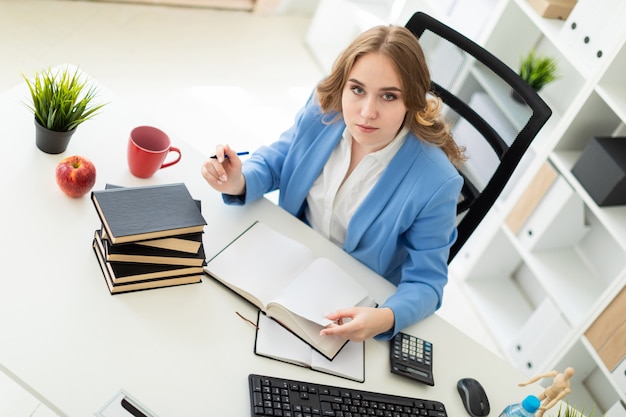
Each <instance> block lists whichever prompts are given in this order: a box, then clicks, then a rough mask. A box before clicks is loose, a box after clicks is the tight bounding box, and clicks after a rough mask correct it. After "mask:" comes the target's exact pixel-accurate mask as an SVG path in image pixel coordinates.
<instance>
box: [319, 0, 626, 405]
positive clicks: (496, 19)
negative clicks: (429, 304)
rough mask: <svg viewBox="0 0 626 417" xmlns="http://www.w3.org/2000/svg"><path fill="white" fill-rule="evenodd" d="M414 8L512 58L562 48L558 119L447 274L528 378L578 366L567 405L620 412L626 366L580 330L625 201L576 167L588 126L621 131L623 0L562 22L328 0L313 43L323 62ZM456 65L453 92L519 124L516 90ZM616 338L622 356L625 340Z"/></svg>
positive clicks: (513, 5) (603, 299) (554, 87)
mask: <svg viewBox="0 0 626 417" xmlns="http://www.w3.org/2000/svg"><path fill="white" fill-rule="evenodd" d="M418 10H421V11H424V12H426V13H429V14H431V15H433V16H434V17H436V18H438V19H439V20H441V21H443V22H445V23H447V24H448V25H450V26H452V27H455V28H457V30H459V31H461V32H462V33H465V34H466V35H467V36H468V37H470V38H472V39H474V40H475V41H476V42H477V43H479V44H481V45H483V46H484V47H485V48H486V49H487V50H489V51H490V52H492V53H493V54H494V55H496V56H497V57H499V58H500V59H501V60H502V61H504V62H505V63H506V64H508V65H509V66H510V67H511V68H514V69H517V68H518V66H519V62H520V59H521V57H522V56H523V55H525V54H526V53H527V52H528V51H529V50H531V49H532V48H535V49H536V51H537V52H538V53H540V54H545V55H550V56H553V57H555V58H556V59H557V61H558V64H559V72H560V75H561V77H560V78H559V79H558V80H557V81H555V82H553V83H552V84H550V85H548V86H546V87H545V88H544V89H543V90H542V91H541V92H540V95H541V96H542V97H543V99H544V100H545V101H546V102H547V103H548V105H549V106H550V107H551V108H552V110H553V116H552V118H551V119H550V120H549V121H548V123H547V124H546V126H544V128H543V129H542V131H541V132H540V134H539V135H538V136H537V138H536V139H535V141H534V142H533V144H532V145H531V147H530V149H529V150H528V152H527V155H526V156H525V158H524V159H523V160H522V162H521V164H520V168H519V169H518V170H517V172H516V174H515V176H514V178H513V179H512V181H511V183H510V184H509V185H507V188H506V189H505V191H504V192H503V194H502V196H501V198H500V199H499V200H498V201H497V202H496V204H495V206H494V208H493V209H492V210H491V211H490V213H489V214H488V215H487V217H486V218H485V220H484V221H483V223H482V224H481V225H480V227H479V228H478V230H477V231H476V232H475V233H474V235H473V236H472V237H471V238H470V240H469V241H468V242H467V244H466V245H465V247H464V248H463V249H462V250H461V252H460V253H459V255H458V256H457V257H456V259H455V261H454V262H453V264H452V265H451V268H450V276H451V279H454V280H455V282H457V283H458V284H459V286H460V287H461V289H462V290H463V291H464V292H465V294H466V295H467V297H468V299H469V300H470V301H471V302H472V304H473V305H474V307H475V309H476V311H477V313H478V315H479V316H480V317H481V318H482V319H483V321H484V324H485V326H486V327H487V328H488V329H489V331H490V333H491V335H492V336H493V338H494V340H495V341H496V342H497V343H498V345H499V348H500V350H501V353H502V355H503V356H504V357H505V358H506V359H507V360H509V361H510V362H511V363H512V364H514V365H515V366H517V367H519V368H520V369H521V370H523V371H524V372H525V373H526V374H527V375H528V376H529V377H530V376H534V375H536V374H539V373H543V372H547V371H551V370H559V371H563V370H564V369H565V368H566V367H568V366H572V367H574V368H575V370H576V374H575V376H574V378H573V380H572V393H571V394H570V395H569V396H568V397H567V401H568V402H569V403H570V404H571V405H574V406H576V407H577V408H583V407H584V408H585V410H591V409H595V415H602V414H604V413H606V416H609V417H624V416H626V409H625V407H626V390H625V389H624V387H626V374H625V370H624V369H625V368H626V365H625V364H624V362H622V363H621V364H620V365H618V366H617V367H613V368H611V369H609V368H608V367H607V365H606V364H605V361H604V359H603V357H602V355H601V354H599V353H598V352H597V351H596V350H595V348H594V347H593V346H592V344H591V343H590V341H589V340H588V339H587V337H586V335H585V334H586V333H587V332H588V331H589V329H590V328H591V327H592V326H593V324H594V322H595V321H596V320H597V319H598V318H599V317H601V314H602V313H603V312H604V311H605V309H607V306H609V305H610V304H611V302H612V301H613V300H614V299H615V298H616V297H617V296H618V294H620V291H622V289H623V288H624V286H625V284H626V206H617V207H599V206H598V205H597V204H596V203H595V202H594V200H593V199H592V198H591V197H590V196H589V194H588V193H587V191H586V190H585V189H584V187H583V186H582V185H581V184H580V183H579V182H578V181H577V179H576V178H575V176H574V175H572V173H571V169H572V167H573V166H574V164H575V163H576V161H577V160H578V158H579V157H580V155H581V154H582V151H583V149H584V148H585V146H586V145H587V143H588V142H589V141H590V139H591V138H592V137H594V136H612V137H616V139H615V140H621V139H619V138H617V137H618V136H626V25H625V24H624V21H626V2H623V1H622V0H602V1H601V2H598V1H595V0H578V2H577V5H576V6H575V8H574V9H573V10H572V13H571V14H570V15H569V17H568V18H567V20H565V21H563V20H557V19H546V18H542V17H541V16H539V15H538V13H537V12H536V11H535V10H534V9H533V8H532V7H531V6H530V5H529V4H528V2H527V0H480V1H479V0H472V1H469V0H465V1H464V0H448V1H435V0H405V1H400V0H395V1H391V0H379V1H376V0H360V1H359V0H321V2H320V6H319V8H318V10H317V12H316V15H315V16H314V19H313V23H312V25H311V28H310V30H309V33H308V36H307V42H308V44H309V46H310V47H311V49H312V51H313V53H314V55H315V56H316V57H317V58H318V60H319V62H320V65H321V66H322V68H324V69H325V70H328V69H330V65H331V64H332V61H331V59H334V57H335V55H336V53H337V52H338V51H339V50H341V49H342V48H343V47H344V46H345V45H346V44H347V43H348V42H349V41H350V40H351V39H352V38H353V37H354V36H356V34H357V33H359V32H360V31H362V30H364V29H366V28H367V27H370V26H373V25H374V24H378V23H395V24H402V25H403V24H405V23H406V21H407V20H408V18H409V17H410V16H411V15H412V14H413V13H414V12H415V11H418ZM331 17H332V18H331ZM333 22H334V23H333ZM338 33H339V34H340V35H338ZM333 39H334V42H333ZM422 41H423V42H422V46H423V47H424V49H425V51H426V54H427V57H430V58H429V66H430V67H431V71H433V68H434V67H436V66H437V64H438V63H439V61H441V60H447V61H446V62H445V63H444V64H443V65H442V66H443V67H444V68H445V67H446V65H448V66H449V65H450V62H456V61H455V60H456V58H455V56H454V54H453V53H447V52H446V53H444V54H441V53H440V51H437V49H436V45H434V46H433V45H431V44H429V43H428V41H427V40H426V39H423V40H422ZM329 45H331V46H329ZM329 57H332V58H330V59H329ZM431 59H432V61H434V62H431V61H430V60H431ZM439 64H440V63H439ZM457 64H458V65H460V67H461V68H462V69H461V70H460V71H458V72H456V73H454V74H452V76H451V78H450V85H449V86H448V87H449V89H450V90H452V91H455V92H456V93H457V94H458V95H459V96H461V97H463V98H464V99H466V100H469V99H470V98H472V94H475V93H476V92H478V93H480V94H483V95H486V97H488V98H489V101H490V102H491V103H493V104H495V106H496V107H497V108H498V109H499V110H500V111H499V112H498V114H499V115H500V116H499V117H500V118H501V120H500V121H504V123H509V124H510V125H511V126H516V125H518V124H519V123H520V122H519V120H520V119H521V118H523V115H520V114H518V113H516V112H510V111H508V109H510V105H509V101H510V100H511V99H510V97H508V94H507V93H506V92H503V90H502V88H501V86H499V85H498V84H497V83H494V82H493V80H491V79H490V78H489V75H488V74H487V73H486V72H485V71H484V69H483V68H481V67H480V66H479V65H477V64H476V63H473V62H461V63H460V64H459V63H458V62H457ZM440 65H441V64H440ZM433 73H434V71H433ZM457 137H462V135H457ZM622 140H623V139H622ZM546 166H548V167H550V168H551V169H552V171H554V172H555V173H556V174H555V179H554V180H553V182H552V183H551V185H550V186H549V187H548V188H547V191H545V192H544V193H543V194H541V195H540V196H538V197H536V203H537V204H536V206H535V207H534V209H533V210H532V211H531V212H530V213H528V214H527V217H525V218H524V221H523V222H522V224H521V225H520V226H519V227H515V228H512V227H511V226H510V224H511V223H510V222H509V220H510V217H511V216H512V215H513V214H512V212H513V213H515V212H516V211H515V209H516V208H519V207H520V205H521V204H525V201H523V199H524V197H525V195H526V191H527V190H528V189H529V188H530V187H531V185H532V184H533V183H534V182H535V180H536V179H537V178H536V177H537V176H538V175H543V174H541V173H543V172H545V171H543V169H544V168H545V167H546ZM624 299H625V297H621V299H620V300H621V301H620V302H623V300H624ZM621 320H626V319H624V318H621ZM620 349H622V350H623V352H622V355H624V356H626V344H625V346H623V347H621V348H620ZM624 361H626V359H624ZM520 382H522V381H520ZM542 383H543V384H546V385H549V384H550V383H551V380H550V379H548V380H544V381H542ZM553 412H554V410H551V412H550V413H548V414H546V415H547V416H548V415H552V413H553Z"/></svg>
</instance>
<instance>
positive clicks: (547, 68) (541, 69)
mask: <svg viewBox="0 0 626 417" xmlns="http://www.w3.org/2000/svg"><path fill="white" fill-rule="evenodd" d="M519 75H520V77H522V79H523V80H524V81H526V83H527V84H528V85H530V86H531V87H532V88H533V89H534V90H535V91H539V90H541V89H542V88H543V87H544V86H545V85H546V84H549V83H551V82H552V81H554V80H556V79H558V78H559V75H558V66H557V62H556V60H555V59H554V58H552V57H548V56H540V55H537V54H536V53H535V51H534V50H531V51H530V52H529V53H528V55H526V56H525V57H523V58H522V63H521V64H520V70H519Z"/></svg>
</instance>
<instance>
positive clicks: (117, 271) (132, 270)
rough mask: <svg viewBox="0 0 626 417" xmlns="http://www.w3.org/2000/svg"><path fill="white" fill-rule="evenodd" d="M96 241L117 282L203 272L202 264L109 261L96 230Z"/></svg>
mask: <svg viewBox="0 0 626 417" xmlns="http://www.w3.org/2000/svg"><path fill="white" fill-rule="evenodd" d="M94 243H95V244H96V245H97V246H98V250H99V251H100V254H101V256H102V257H103V259H104V267H105V268H106V269H107V271H108V274H109V276H110V277H111V280H112V281H113V283H115V284H124V283H128V282H135V281H145V280H149V279H156V278H167V277H172V276H176V275H190V274H202V273H203V272H204V270H203V268H202V265H197V266H189V265H175V264H159V263H143V262H117V261H107V260H106V256H104V253H105V251H104V248H103V246H102V242H101V241H100V239H99V233H98V231H97V230H96V232H95V234H94Z"/></svg>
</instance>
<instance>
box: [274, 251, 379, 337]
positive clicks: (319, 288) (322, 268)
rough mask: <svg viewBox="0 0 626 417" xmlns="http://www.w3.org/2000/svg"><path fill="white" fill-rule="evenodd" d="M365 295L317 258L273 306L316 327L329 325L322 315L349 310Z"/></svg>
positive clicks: (329, 263)
mask: <svg viewBox="0 0 626 417" xmlns="http://www.w3.org/2000/svg"><path fill="white" fill-rule="evenodd" d="M366 297H367V291H366V290H365V288H363V287H362V286H361V285H360V284H359V283H357V282H356V281H355V280H354V279H353V278H352V277H351V276H350V275H348V274H347V273H346V272H345V271H343V270H342V269H341V268H340V267H339V266H338V265H337V264H335V263H334V262H332V261H331V260H329V259H326V258H318V259H316V260H315V261H313V262H312V263H311V264H310V265H309V266H308V268H306V269H305V270H304V271H303V272H302V273H301V274H300V275H299V276H298V278H297V279H295V280H294V281H293V282H291V283H290V284H289V285H288V286H287V288H285V291H283V292H282V294H281V295H280V296H278V297H277V298H276V299H275V300H274V302H276V303H279V304H281V305H283V306H284V307H285V308H287V309H288V310H290V311H292V312H294V313H295V314H297V315H299V316H301V317H304V318H306V319H307V320H310V321H312V322H315V323H317V324H319V325H320V326H326V325H328V324H330V323H332V321H331V320H328V319H327V318H326V317H325V315H326V314H328V313H332V312H334V311H336V310H338V309H341V308H348V307H353V306H355V305H357V304H358V303H360V302H361V301H362V300H363V299H364V298H366Z"/></svg>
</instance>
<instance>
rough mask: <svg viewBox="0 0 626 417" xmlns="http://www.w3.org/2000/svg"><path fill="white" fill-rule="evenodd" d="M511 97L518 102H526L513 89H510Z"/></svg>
mask: <svg viewBox="0 0 626 417" xmlns="http://www.w3.org/2000/svg"><path fill="white" fill-rule="evenodd" d="M511 97H512V98H513V100H515V101H516V102H518V103H520V104H526V102H525V101H524V99H523V98H522V96H520V95H519V93H518V92H517V91H515V90H511Z"/></svg>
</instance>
